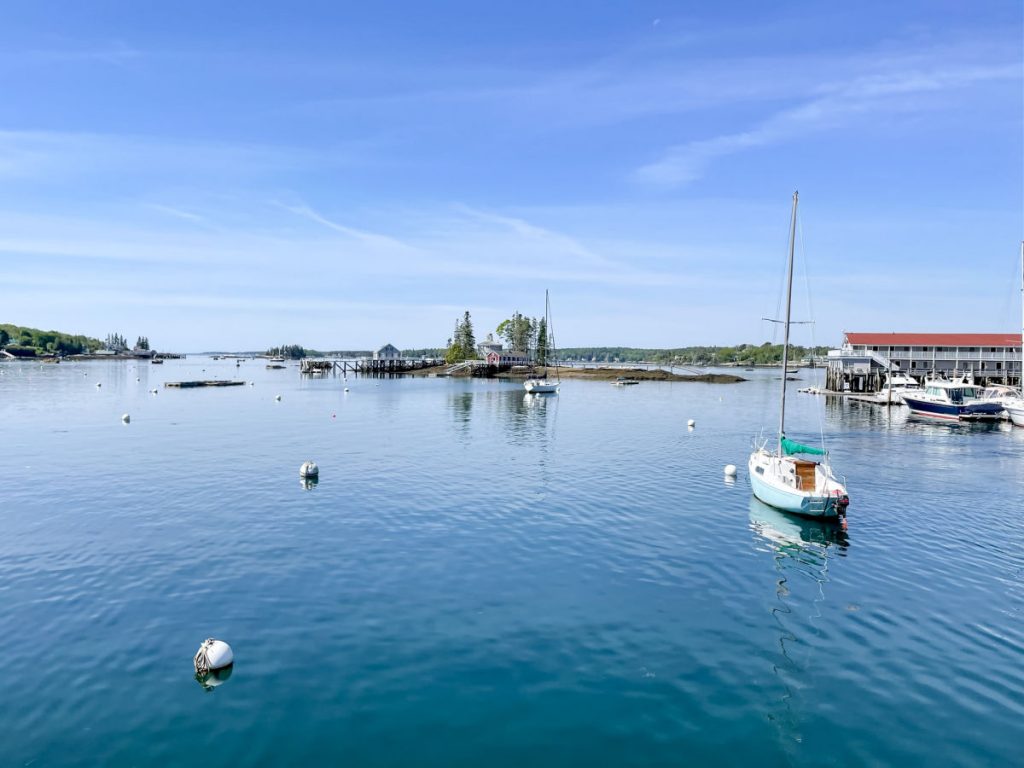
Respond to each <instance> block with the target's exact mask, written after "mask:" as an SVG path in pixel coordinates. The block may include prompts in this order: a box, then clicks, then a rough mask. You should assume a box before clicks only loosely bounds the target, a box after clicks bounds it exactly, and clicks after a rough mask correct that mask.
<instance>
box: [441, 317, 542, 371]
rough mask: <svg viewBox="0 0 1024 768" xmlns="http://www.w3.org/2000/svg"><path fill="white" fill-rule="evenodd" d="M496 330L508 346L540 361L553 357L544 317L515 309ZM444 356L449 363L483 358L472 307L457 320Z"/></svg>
mask: <svg viewBox="0 0 1024 768" xmlns="http://www.w3.org/2000/svg"><path fill="white" fill-rule="evenodd" d="M494 332H495V333H496V334H497V335H498V338H499V339H501V340H502V342H503V344H504V346H505V349H507V350H509V351H510V352H518V353H520V354H523V355H525V356H526V357H527V358H528V359H529V360H532V361H534V362H535V363H537V364H539V365H546V364H547V362H548V359H549V358H550V357H551V352H552V346H551V340H550V334H549V332H548V327H547V321H546V320H545V319H544V318H543V317H542V318H539V319H538V318H535V317H527V316H526V315H523V314H521V313H519V312H513V313H512V316H511V317H509V318H507V319H505V320H502V321H501V322H500V323H498V327H497V328H496V329H495V331H494ZM444 359H445V362H447V363H449V364H451V363H457V362H461V361H463V360H478V359H480V350H479V347H478V346H477V342H476V335H475V333H474V331H473V319H472V317H470V314H469V310H466V312H465V314H463V316H462V317H461V318H459V319H457V320H456V321H455V331H454V333H452V335H451V337H450V338H449V339H448V344H447V346H446V347H445V355H444Z"/></svg>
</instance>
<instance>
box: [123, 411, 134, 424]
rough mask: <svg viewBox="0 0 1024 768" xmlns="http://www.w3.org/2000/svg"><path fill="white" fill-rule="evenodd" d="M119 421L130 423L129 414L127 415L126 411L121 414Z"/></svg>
mask: <svg viewBox="0 0 1024 768" xmlns="http://www.w3.org/2000/svg"><path fill="white" fill-rule="evenodd" d="M121 421H123V422H124V423H125V424H130V423H131V421H132V417H131V416H129V415H128V414H127V413H126V414H123V415H122V416H121Z"/></svg>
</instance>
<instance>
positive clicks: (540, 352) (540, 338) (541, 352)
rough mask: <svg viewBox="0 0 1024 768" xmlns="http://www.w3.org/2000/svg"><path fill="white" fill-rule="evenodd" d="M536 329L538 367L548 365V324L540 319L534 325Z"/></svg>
mask: <svg viewBox="0 0 1024 768" xmlns="http://www.w3.org/2000/svg"><path fill="white" fill-rule="evenodd" d="M536 327H537V342H536V349H537V358H536V359H537V362H538V363H539V364H540V365H547V364H548V349H549V347H548V324H547V321H546V320H545V319H544V318H543V317H542V318H541V319H540V320H538V321H537V323H536Z"/></svg>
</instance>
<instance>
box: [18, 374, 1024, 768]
mask: <svg viewBox="0 0 1024 768" xmlns="http://www.w3.org/2000/svg"><path fill="white" fill-rule="evenodd" d="M202 369H205V371H204V370H202ZM0 372H2V374H3V375H2V376H0V459H2V462H0V467H2V470H0V471H2V486H0V522H2V526H0V609H2V610H0V637H2V638H3V639H4V641H5V644H4V645H5V647H4V653H3V655H2V657H0V659H2V660H0V673H2V684H0V764H2V765H5V766H6V765H11V766H23V765H32V766H45V765H83V766H85V765H90V766H91V765H211V766H218V765H223V766H236V765H274V764H278V765H281V764H291V765H301V764H346V765H353V766H397V765H423V766H453V765H456V766H460V765H464V766H470V765H488V766H522V765H532V766H534V768H539V767H541V766H556V765H558V766H562V765H580V766H596V765H609V766H612V765H614V766H629V765H637V766H640V765H643V766H663V765H664V766H668V765H710V764H715V765H752V764H757V765H762V766H776V765H778V766H785V765H799V766H817V765H867V764H870V765H893V766H897V765H899V766H903V765H925V764H928V765H957V766H992V765H1014V764H1016V765H1021V764H1024V519H1022V511H1024V429H1016V430H1014V429H1012V428H1010V427H1009V426H1004V427H994V428H993V427H959V426H950V425H946V424H932V423H928V422H921V421H915V420H913V419H908V418H907V417H906V415H905V414H904V413H901V412H899V411H896V412H895V413H894V414H887V412H886V411H885V410H881V409H877V408H873V407H871V406H858V405H856V404H850V403H845V404H844V403H830V404H827V405H826V404H825V403H824V401H823V400H821V399H820V398H815V397H813V396H807V395H799V394H795V395H793V396H792V398H791V400H790V420H789V424H790V429H789V432H790V436H791V437H794V438H797V439H801V438H813V437H814V436H815V434H816V433H817V430H818V423H819V413H821V414H822V418H823V420H824V430H825V434H826V438H827V440H828V446H829V448H830V449H831V451H832V454H833V462H834V465H835V467H836V468H837V470H838V471H839V472H840V473H841V474H843V475H845V476H846V479H847V482H848V484H849V489H850V495H851V499H852V503H851V507H850V512H849V521H848V530H847V531H842V530H841V529H839V528H837V527H835V526H827V525H822V524H816V523H812V522H801V521H800V520H798V519H796V518H788V517H785V516H783V515H781V514H780V513H777V512H774V511H772V510H770V509H768V508H766V507H764V506H763V505H760V504H759V503H758V502H756V501H753V500H752V499H751V495H750V489H749V484H748V482H747V478H746V476H745V465H746V458H747V455H748V454H749V449H750V443H751V438H752V437H753V436H754V434H755V433H756V432H757V431H758V430H759V429H760V428H761V427H762V426H764V427H765V431H766V433H771V432H772V431H773V430H774V424H775V419H776V418H777V415H776V410H775V409H776V399H777V391H776V388H777V386H778V382H777V380H776V378H775V376H777V373H755V374H746V373H745V374H743V375H748V376H753V377H755V378H754V380H752V381H749V382H746V383H743V384H737V385H728V386H726V385H718V386H715V385H703V384H681V383H675V384H667V383H650V382H645V383H643V384H641V385H639V386H636V387H629V388H616V387H610V386H608V384H606V383H597V382H581V381H571V380H569V381H565V382H564V383H563V389H562V394H561V395H560V396H558V397H553V398H547V399H539V400H531V399H527V398H526V397H525V396H524V393H523V391H522V389H521V387H520V386H519V385H516V384H505V383H499V382H492V381H464V380H445V379H411V378H407V379H391V380H381V381H374V380H367V379H349V381H348V382H343V381H342V380H341V379H340V378H327V379H316V380H302V379H301V378H300V376H299V375H298V372H297V370H296V369H295V368H289V369H287V370H284V371H268V370H266V369H265V368H264V367H263V364H262V362H253V361H248V362H245V363H243V364H242V365H241V366H240V367H239V368H238V374H239V377H240V378H244V379H246V380H247V381H254V382H255V386H252V387H250V386H245V387H240V388H225V389H199V390H172V389H164V388H163V387H162V386H161V384H162V382H163V381H164V380H177V379H192V378H212V377H214V376H220V377H224V378H229V377H232V376H233V375H234V374H235V372H236V368H235V365H234V363H233V362H230V361H220V362H214V361H212V360H210V359H205V358H190V359H188V360H182V361H169V362H168V363H166V364H165V365H164V366H162V367H161V366H151V365H146V364H142V365H136V364H134V363H121V362H110V361H100V362H91V363H78V364H67V363H65V364H62V365H58V366H50V365H47V366H40V365H38V364H28V363H4V364H0ZM802 375H803V377H804V381H803V382H802V384H799V385H798V386H802V385H807V384H809V383H812V382H811V380H810V378H809V373H804V374H802ZM137 377H138V378H139V379H140V380H139V381H136V378H137ZM97 382H99V383H102V387H99V388H97V387H96V386H95V384H96V383H97ZM343 386H348V387H350V390H351V391H350V392H348V393H344V392H343V391H342V388H343ZM153 388H157V389H158V394H156V395H153V394H150V393H149V392H148V390H150V389H153ZM277 394H280V395H281V396H282V399H281V401H280V402H277V401H275V400H274V395H277ZM125 412H127V413H130V414H131V423H130V424H127V425H126V424H122V423H121V414H122V413H125ZM689 418H694V419H696V421H697V426H696V428H695V429H693V430H688V429H687V428H686V420H687V419H689ZM308 458H311V459H314V460H316V461H317V462H318V463H319V465H320V467H321V478H320V482H319V484H318V485H317V486H316V487H315V488H312V489H309V490H307V489H305V488H304V487H303V485H302V483H301V481H300V479H299V477H298V467H299V465H300V464H301V463H302V462H303V461H304V460H306V459H308ZM727 463H733V464H736V465H738V466H739V467H740V476H739V478H738V479H737V481H736V482H732V483H730V482H726V481H725V480H724V479H723V475H722V467H723V465H725V464H727ZM207 636H216V637H220V638H222V639H224V640H226V641H228V642H229V643H231V645H232V647H233V648H234V652H235V657H236V664H235V668H234V670H233V673H232V675H231V677H230V679H228V680H227V681H226V682H225V683H224V684H223V685H221V686H220V687H218V688H216V690H214V691H212V692H206V691H204V690H203V688H202V687H201V686H200V685H199V684H198V683H197V682H196V680H194V679H193V670H192V658H191V657H192V655H193V654H194V653H195V651H196V649H197V647H198V645H199V643H200V642H201V641H202V639H203V638H205V637H207Z"/></svg>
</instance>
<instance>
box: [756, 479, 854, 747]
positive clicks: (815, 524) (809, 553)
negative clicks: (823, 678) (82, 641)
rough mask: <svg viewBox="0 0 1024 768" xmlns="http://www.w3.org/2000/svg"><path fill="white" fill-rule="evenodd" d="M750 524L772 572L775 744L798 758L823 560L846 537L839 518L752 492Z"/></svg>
mask: <svg viewBox="0 0 1024 768" xmlns="http://www.w3.org/2000/svg"><path fill="white" fill-rule="evenodd" d="M750 529H751V531H753V533H754V534H755V539H754V543H755V546H756V548H757V549H759V550H761V551H767V552H770V553H771V556H772V565H773V566H774V569H775V573H776V578H775V603H774V605H773V607H772V608H771V615H772V619H773V621H774V623H775V625H776V626H775V628H774V630H773V631H772V632H771V634H772V635H774V636H775V638H776V642H777V644H778V648H777V650H776V651H775V652H774V653H773V654H771V655H770V656H769V659H770V660H771V669H772V672H773V673H774V674H775V676H776V678H777V679H778V686H779V687H778V692H777V695H778V700H777V701H776V702H775V703H774V704H772V705H770V708H771V709H772V710H773V712H772V714H771V715H770V718H771V720H772V722H773V724H774V725H775V727H776V728H777V729H778V731H779V739H780V743H782V744H787V745H790V746H791V748H792V750H793V751H792V753H791V754H790V758H791V759H792V760H793V761H796V762H799V756H800V755H799V747H798V746H797V745H799V744H800V743H801V741H802V738H803V737H802V733H801V729H802V726H803V723H804V722H805V721H806V713H807V710H808V708H812V707H813V706H814V704H813V702H811V701H808V700H807V699H806V698H805V696H804V691H805V689H806V688H807V687H808V686H810V687H811V688H813V685H811V684H810V682H809V681H811V680H813V678H814V675H815V670H816V669H817V667H818V659H817V657H818V656H819V655H820V653H821V652H822V649H821V647H820V643H819V642H818V640H819V639H820V633H821V628H820V622H822V621H823V616H822V613H821V606H822V604H823V603H824V602H825V585H826V584H828V582H829V573H828V571H829V562H830V560H832V558H834V557H835V556H836V555H838V556H840V557H843V556H844V555H845V553H846V550H847V548H848V547H849V538H848V536H847V533H846V531H845V530H844V529H843V522H840V521H837V520H828V519H822V518H816V519H815V518H807V517H798V516H796V515H789V514H787V513H785V512H782V511H780V510H778V509H775V508H774V507H770V506H768V505H767V504H765V503H764V502H762V501H759V500H758V499H757V497H755V496H751V498H750ZM765 545H766V546H765Z"/></svg>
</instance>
